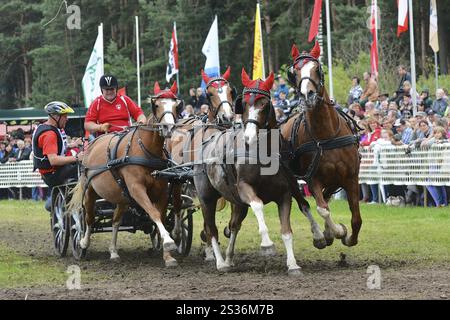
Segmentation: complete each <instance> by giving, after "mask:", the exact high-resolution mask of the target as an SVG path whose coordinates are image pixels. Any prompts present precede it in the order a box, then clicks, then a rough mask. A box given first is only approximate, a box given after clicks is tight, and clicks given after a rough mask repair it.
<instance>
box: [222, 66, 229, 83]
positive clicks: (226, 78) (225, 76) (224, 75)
mask: <svg viewBox="0 0 450 320" xmlns="http://www.w3.org/2000/svg"><path fill="white" fill-rule="evenodd" d="M230 73H231V67H230V66H228V68H227V71H225V73H224V74H223V75H222V78H224V79H225V80H227V81H228V78H230Z"/></svg>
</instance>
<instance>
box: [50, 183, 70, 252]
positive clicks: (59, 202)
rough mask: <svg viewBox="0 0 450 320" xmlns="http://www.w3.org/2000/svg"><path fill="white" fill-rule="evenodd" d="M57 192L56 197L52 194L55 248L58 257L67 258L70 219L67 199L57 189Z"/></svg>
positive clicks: (52, 224) (52, 223) (52, 222)
mask: <svg viewBox="0 0 450 320" xmlns="http://www.w3.org/2000/svg"><path fill="white" fill-rule="evenodd" d="M55 192H56V195H53V194H52V211H51V218H50V226H51V230H52V235H53V246H54V248H55V253H56V254H57V255H58V256H60V257H65V256H66V253H67V247H68V245H69V229H68V228H69V218H68V214H67V210H66V198H65V196H64V193H63V192H62V191H61V190H60V189H59V188H57V189H55Z"/></svg>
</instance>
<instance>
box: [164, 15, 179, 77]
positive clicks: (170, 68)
mask: <svg viewBox="0 0 450 320" xmlns="http://www.w3.org/2000/svg"><path fill="white" fill-rule="evenodd" d="M177 73H178V41H177V27H176V24H175V22H174V23H173V30H172V39H171V40H170V50H169V63H168V64H167V70H166V81H167V82H170V79H171V78H172V77H173V76H174V75H176V74H177Z"/></svg>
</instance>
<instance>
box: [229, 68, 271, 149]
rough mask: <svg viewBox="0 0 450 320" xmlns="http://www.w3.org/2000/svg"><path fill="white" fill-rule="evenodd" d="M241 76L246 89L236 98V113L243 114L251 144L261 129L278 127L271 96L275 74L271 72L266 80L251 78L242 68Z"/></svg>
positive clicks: (246, 138)
mask: <svg viewBox="0 0 450 320" xmlns="http://www.w3.org/2000/svg"><path fill="white" fill-rule="evenodd" d="M241 78H242V84H243V86H244V90H243V92H242V95H241V96H239V98H238V99H236V104H235V113H236V114H242V123H243V124H244V139H245V142H246V143H247V144H248V145H250V144H253V143H255V142H256V141H257V137H258V131H259V129H273V128H275V127H276V118H275V111H274V108H273V106H272V103H271V97H270V89H272V86H273V81H274V75H273V72H271V73H270V75H269V77H268V78H267V79H266V80H261V79H257V80H250V78H249V76H248V75H247V72H245V69H244V68H242V75H241Z"/></svg>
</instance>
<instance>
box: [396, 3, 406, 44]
mask: <svg viewBox="0 0 450 320" xmlns="http://www.w3.org/2000/svg"><path fill="white" fill-rule="evenodd" d="M397 5H398V23H397V24H398V27H397V37H400V34H401V33H402V32H405V31H408V0H397Z"/></svg>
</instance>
